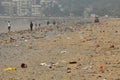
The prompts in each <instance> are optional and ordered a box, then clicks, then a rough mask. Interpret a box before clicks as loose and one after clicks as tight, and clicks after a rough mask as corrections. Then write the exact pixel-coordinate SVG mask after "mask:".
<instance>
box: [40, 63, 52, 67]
mask: <svg viewBox="0 0 120 80" xmlns="http://www.w3.org/2000/svg"><path fill="white" fill-rule="evenodd" d="M40 65H41V66H48V67H50V66H51V65H48V64H46V63H40Z"/></svg>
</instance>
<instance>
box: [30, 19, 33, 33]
mask: <svg viewBox="0 0 120 80" xmlns="http://www.w3.org/2000/svg"><path fill="white" fill-rule="evenodd" d="M30 30H31V31H32V30H33V23H32V21H31V23H30Z"/></svg>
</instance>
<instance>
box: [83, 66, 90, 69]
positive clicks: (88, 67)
mask: <svg viewBox="0 0 120 80" xmlns="http://www.w3.org/2000/svg"><path fill="white" fill-rule="evenodd" d="M91 68H92V66H86V67H84V68H83V69H84V70H88V69H91Z"/></svg>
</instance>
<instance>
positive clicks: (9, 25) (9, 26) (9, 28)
mask: <svg viewBox="0 0 120 80" xmlns="http://www.w3.org/2000/svg"><path fill="white" fill-rule="evenodd" d="M10 31H11V24H10V21H8V32H10Z"/></svg>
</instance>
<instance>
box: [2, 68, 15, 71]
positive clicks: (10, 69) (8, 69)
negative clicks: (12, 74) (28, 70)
mask: <svg viewBox="0 0 120 80" xmlns="http://www.w3.org/2000/svg"><path fill="white" fill-rule="evenodd" d="M12 70H16V68H12V67H8V68H5V69H4V71H12Z"/></svg>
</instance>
